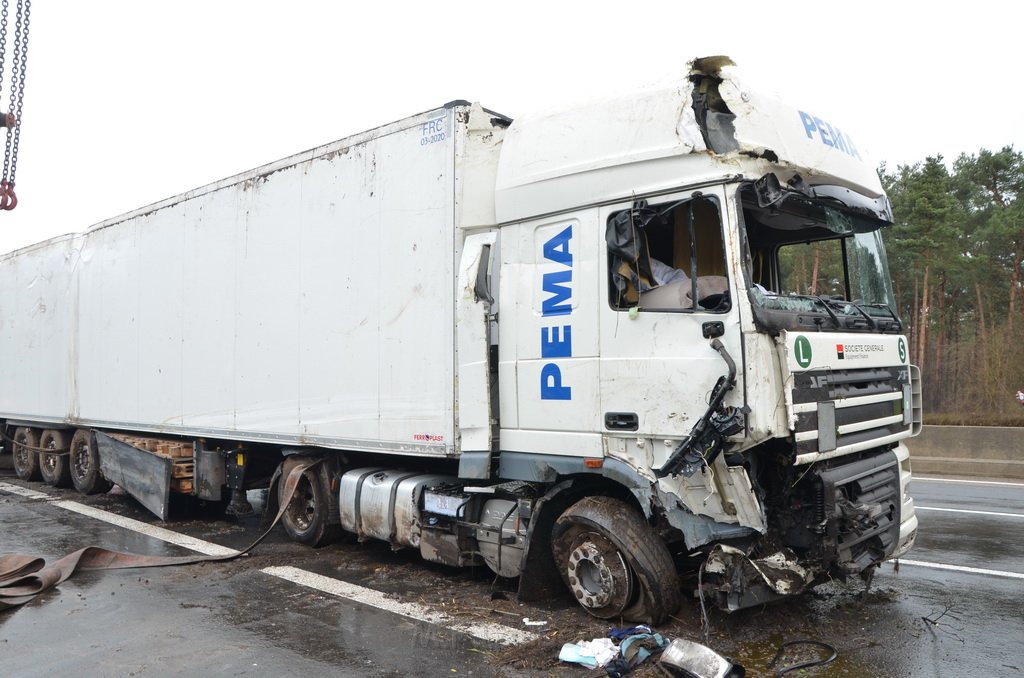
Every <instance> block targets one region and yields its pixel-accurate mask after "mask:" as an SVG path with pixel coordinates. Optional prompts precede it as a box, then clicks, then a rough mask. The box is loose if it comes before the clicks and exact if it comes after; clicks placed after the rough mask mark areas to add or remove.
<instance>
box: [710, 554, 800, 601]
mask: <svg viewBox="0 0 1024 678" xmlns="http://www.w3.org/2000/svg"><path fill="white" fill-rule="evenodd" d="M704 571H705V572H706V573H709V574H713V575H718V576H719V577H720V578H721V581H720V583H719V584H717V585H715V586H712V587H711V589H712V590H713V591H714V593H715V596H716V599H715V602H716V603H717V604H718V606H719V607H722V608H724V609H726V610H728V611H730V612H732V611H735V610H740V609H743V608H746V607H752V606H754V605H760V604H762V603H766V602H770V601H772V600H778V599H779V598H785V597H788V596H793V595H796V594H798V593H801V592H802V591H803V590H804V589H806V588H807V587H808V586H809V585H810V584H811V583H812V582H813V581H814V578H815V573H814V572H812V571H810V570H808V569H806V568H804V567H803V566H801V565H800V564H799V561H798V560H797V557H796V554H795V553H793V552H792V551H790V550H789V549H786V548H782V549H779V550H778V551H776V552H775V553H772V554H771V555H768V556H765V557H762V558H751V557H749V556H748V555H747V554H746V553H744V552H743V551H741V550H740V549H738V548H735V547H733V546H726V545H725V544H719V545H717V546H715V547H714V548H713V549H712V550H711V553H709V554H708V558H707V562H706V564H705V566H704ZM705 585H706V584H705Z"/></svg>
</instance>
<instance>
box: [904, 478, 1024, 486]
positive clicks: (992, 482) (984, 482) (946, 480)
mask: <svg viewBox="0 0 1024 678" xmlns="http://www.w3.org/2000/svg"><path fill="white" fill-rule="evenodd" d="M910 480H911V482H915V481H918V480H921V481H924V482H927V483H964V484H966V485H1009V486H1010V487H1024V483H1006V482H1002V481H1000V480H963V479H960V478H929V477H926V476H914V477H913V478H911V479H910Z"/></svg>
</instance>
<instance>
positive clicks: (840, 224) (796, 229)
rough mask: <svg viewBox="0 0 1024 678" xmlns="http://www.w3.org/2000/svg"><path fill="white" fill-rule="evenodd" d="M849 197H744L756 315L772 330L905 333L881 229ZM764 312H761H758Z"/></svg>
mask: <svg viewBox="0 0 1024 678" xmlns="http://www.w3.org/2000/svg"><path fill="white" fill-rule="evenodd" d="M853 195H855V194H851V193H849V192H847V195H846V196H844V198H845V199H846V200H847V201H848V202H847V203H844V202H843V201H841V200H838V199H836V198H835V197H834V195H829V196H818V195H815V196H813V197H811V196H808V195H806V194H805V193H803V192H797V191H786V192H780V193H779V194H778V195H776V196H773V200H772V202H771V203H770V204H768V205H764V204H763V203H764V202H765V200H764V196H763V195H758V194H757V192H756V191H755V190H754V189H753V188H752V187H751V186H748V187H745V188H743V189H741V191H740V202H741V206H742V215H743V222H744V223H743V225H744V228H745V235H746V241H747V246H748V255H749V256H748V273H749V275H750V278H751V282H752V283H753V285H752V290H753V291H752V293H751V301H752V303H753V304H754V306H755V317H756V318H757V319H758V320H759V321H760V322H761V324H762V325H764V326H766V327H767V328H768V329H770V330H774V331H777V330H780V329H817V330H834V331H873V332H890V331H891V332H899V331H902V326H901V325H900V322H899V319H898V318H897V316H896V306H895V299H894V295H893V293H892V285H891V282H890V277H889V266H888V262H887V260H886V256H885V247H884V245H883V243H882V236H881V229H882V227H883V226H885V225H887V224H888V221H886V220H884V219H881V218H879V215H878V213H877V212H874V213H872V212H869V211H868V210H863V209H859V208H858V205H857V204H855V202H854V199H853V198H851V196H853ZM757 311H760V312H757Z"/></svg>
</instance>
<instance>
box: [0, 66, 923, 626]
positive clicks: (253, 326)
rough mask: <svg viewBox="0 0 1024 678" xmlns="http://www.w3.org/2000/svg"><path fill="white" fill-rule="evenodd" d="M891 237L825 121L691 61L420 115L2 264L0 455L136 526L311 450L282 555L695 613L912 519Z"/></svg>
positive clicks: (269, 482)
mask: <svg viewBox="0 0 1024 678" xmlns="http://www.w3.org/2000/svg"><path fill="white" fill-rule="evenodd" d="M891 221H892V215H891V208H890V205H889V202H888V199H887V198H886V196H885V194H884V193H883V190H882V188H881V186H880V183H879V180H878V177H877V174H876V172H875V168H874V167H873V166H872V164H871V163H870V162H869V161H868V160H867V158H865V157H864V156H863V154H862V152H861V151H860V149H859V147H858V146H857V145H856V143H855V142H854V138H853V137H851V136H850V135H849V134H848V133H847V131H846V130H845V129H840V128H839V127H837V126H836V125H835V123H834V122H833V121H831V120H826V119H823V118H821V117H819V116H818V115H817V114H816V113H815V111H814V109H812V108H802V109H798V108H792V107H789V106H787V105H785V104H783V103H781V102H779V101H778V100H776V99H775V98H772V97H769V96H765V95H763V94H759V93H757V92H756V91H752V90H750V89H748V88H746V87H744V85H743V84H742V83H741V82H740V81H739V80H738V79H737V77H736V74H735V73H734V67H733V65H732V63H731V62H730V61H729V60H728V59H726V58H724V57H711V58H703V59H696V60H694V61H692V62H691V63H690V64H689V65H688V72H687V73H686V74H685V76H684V77H682V78H680V80H679V81H678V82H675V83H671V84H668V85H663V86H654V87H649V88H646V89H643V90H641V91H636V92H630V93H627V94H625V95H621V96H607V97H604V98H600V99H597V100H595V101H591V102H589V103H587V104H586V105H582V106H577V107H573V108H562V109H556V110H552V111H549V112H547V113H546V114H543V115H536V116H532V117H523V118H519V119H517V120H515V121H513V120H511V119H509V118H507V117H505V116H502V115H499V114H497V113H494V112H492V111H489V110H487V109H485V108H482V107H481V106H480V105H478V104H470V103H467V102H464V101H454V102H452V103H449V104H447V105H445V106H443V107H441V108H437V109H434V110H430V111H427V112H425V113H422V114H420V115H415V116H412V117H410V118H407V119H405V120H401V121H398V122H395V123H392V124H389V125H385V126H383V127H379V128H377V129H374V130H371V131H368V132H365V133H363V134H359V135H356V136H353V137H349V138H346V139H342V140H340V141H337V142H334V143H331V144H327V145H324V146H321V147H318V148H314V149H312V150H310V151H306V152H304V153H299V154H297V155H294V156H292V157H289V158H285V159H283V160H280V161H278V162H275V163H272V164H270V165H266V166H264V167H260V168H257V169H255V170H252V171H249V172H245V173H243V174H240V175H237V176H233V177H229V178H227V179H224V180H223V181H219V182H217V183H214V184H211V185H209V186H204V187H202V188H198V189H196V190H193V191H190V192H188V193H185V194H183V195H179V196H176V197H174V198H170V199H168V200H164V201H162V202H159V203H156V204H153V205H150V206H148V207H144V208H142V209H139V210H136V211H134V212H130V213H128V214H125V215H122V216H119V217H115V218H113V219H110V220H108V221H104V222H102V223H99V224H97V225H95V226H93V227H91V228H90V229H88V230H87V231H85V232H84V233H75V234H71V235H66V236H63V237H58V238H54V239H52V240H48V241H46V242H42V243H39V244H37V245H34V246H31V247H27V248H24V249H21V250H18V251H16V252H13V253H11V254H8V255H6V256H5V257H3V258H2V260H0V385H2V388H0V418H2V419H3V425H4V431H5V435H6V437H7V439H8V441H10V442H9V444H8V445H7V446H6V447H7V448H8V449H11V450H12V451H13V454H14V463H15V467H16V470H17V473H18V474H19V476H20V477H21V478H24V479H30V480H31V479H37V478H39V477H40V476H41V477H42V478H43V479H45V480H46V481H47V482H49V483H52V484H55V485H62V484H71V483H73V484H74V486H75V487H76V488H78V489H79V490H80V491H82V492H85V493H93V492H99V491H103V490H105V489H106V488H108V487H109V486H110V484H111V483H117V484H119V485H121V486H122V487H124V488H125V489H126V490H127V491H128V492H129V493H130V494H132V495H133V496H134V497H135V498H137V499H138V500H139V501H140V502H142V503H143V504H144V505H145V506H147V507H148V508H150V509H151V510H153V511H154V512H155V513H156V514H157V515H159V516H160V517H161V518H165V519H166V517H167V516H168V510H169V509H168V506H169V504H170V499H171V498H172V497H173V496H174V495H176V494H183V495H187V496H194V497H198V498H199V499H202V500H206V501H210V502H217V501H224V502H225V503H227V500H228V498H231V499H232V501H231V505H230V507H229V510H233V511H237V512H242V511H245V510H251V509H249V507H248V505H247V502H246V500H245V496H246V494H245V493H246V491H247V490H250V489H256V488H269V489H270V492H269V494H268V497H269V499H270V500H269V502H268V503H269V504H270V505H273V504H274V503H275V499H276V498H277V496H278V494H277V493H278V491H279V490H278V485H281V483H278V482H277V480H278V479H279V478H280V477H281V474H282V473H286V472H288V471H289V470H290V468H292V467H294V465H295V464H296V463H297V462H298V461H302V460H310V459H319V460H321V461H320V462H319V463H318V464H317V465H316V466H314V467H313V468H311V469H310V470H307V471H306V472H305V476H304V477H303V480H302V482H301V484H300V487H299V490H298V492H297V495H296V497H295V498H294V500H293V501H292V502H291V503H290V505H289V507H288V509H287V510H286V512H285V514H284V518H283V523H284V528H285V530H286V531H287V533H288V534H289V535H290V536H291V538H293V539H295V540H297V541H299V542H303V543H305V544H309V545H312V546H317V545H320V544H323V543H325V542H327V541H330V540H331V539H333V538H335V537H336V536H338V535H339V533H341V532H349V533H354V534H356V535H358V536H359V537H360V538H369V537H374V538H379V539H383V540H387V541H389V542H391V544H392V545H393V546H394V547H395V548H411V549H416V550H418V551H419V553H420V554H422V557H423V558H425V559H427V560H430V561H434V562H438V563H444V564H448V565H453V566H461V565H468V564H475V563H481V562H482V563H486V565H487V566H489V567H490V568H492V569H493V570H494V571H495V572H496V573H497V574H498V575H501V576H502V577H510V578H513V577H518V578H519V591H520V595H521V596H522V597H523V598H529V597H531V596H533V597H535V596H538V595H541V594H542V593H543V594H547V592H548V591H549V590H550V588H549V587H550V586H551V585H552V582H554V584H555V585H558V586H561V584H560V583H559V579H561V581H562V582H564V584H565V586H567V587H568V589H569V591H571V594H572V595H573V596H574V597H575V598H576V599H577V600H578V601H579V603H580V604H581V605H582V606H583V607H584V608H585V609H586V610H587V611H588V612H590V613H591V614H593V615H595V616H597V617H601V618H625V619H630V620H637V621H647V622H653V623H657V622H660V621H662V620H663V619H665V618H666V616H667V615H668V614H670V613H672V612H673V611H674V610H675V609H676V608H677V606H678V605H679V603H680V601H681V596H682V595H683V582H684V581H685V582H689V581H690V578H689V577H687V576H685V575H687V574H697V575H698V576H695V577H693V581H694V582H695V585H694V586H691V587H689V588H688V592H690V593H692V592H696V589H697V588H698V586H697V584H696V582H699V588H700V593H702V594H703V595H705V596H706V597H708V598H709V599H714V600H715V601H716V602H717V603H718V604H719V605H721V606H723V607H725V608H727V609H737V608H741V607H744V606H749V605H752V604H758V603H761V602H764V601H767V600H772V599H776V598H780V597H783V596H787V595H792V594H796V593H799V592H800V591H802V590H804V589H806V588H807V587H809V586H813V585H814V584H815V583H818V582H820V581H823V580H825V579H828V578H833V577H845V576H849V575H854V574H859V575H861V576H864V577H866V578H867V577H869V576H870V573H871V572H872V571H873V569H874V568H875V567H876V566H878V565H879V563H881V562H882V561H884V560H886V559H891V558H896V557H898V556H900V555H902V554H903V553H905V552H906V551H907V550H908V549H909V548H910V547H911V545H912V543H913V541H914V535H915V532H916V526H917V519H916V517H915V515H914V505H913V501H912V500H911V498H910V497H909V496H908V494H907V486H908V483H909V481H910V463H909V455H908V452H907V448H906V446H905V444H904V441H905V439H907V438H909V437H910V436H912V435H915V434H916V433H917V432H918V431H919V429H920V424H921V408H920V378H919V376H918V372H917V370H916V369H915V367H914V366H913V365H910V364H909V362H908V353H907V342H906V339H905V337H904V336H903V325H902V324H901V322H900V320H899V318H898V317H897V314H896V311H895V304H894V300H893V295H892V291H891V284H890V279H889V275H888V271H887V264H886V255H885V250H884V248H883V244H882V237H881V234H882V231H883V230H884V229H885V227H886V226H888V225H889V224H890V223H891ZM811 262H813V263H811ZM271 513H272V512H271ZM681 573H682V574H681Z"/></svg>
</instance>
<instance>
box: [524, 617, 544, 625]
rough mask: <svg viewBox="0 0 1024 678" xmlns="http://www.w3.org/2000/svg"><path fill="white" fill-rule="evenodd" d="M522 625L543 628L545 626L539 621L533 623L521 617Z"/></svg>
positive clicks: (531, 620)
mask: <svg viewBox="0 0 1024 678" xmlns="http://www.w3.org/2000/svg"><path fill="white" fill-rule="evenodd" d="M523 623H524V624H526V625H527V626H544V625H545V624H547V622H546V621H539V620H538V621H534V620H533V619H530V618H529V617H523Z"/></svg>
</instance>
